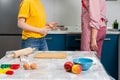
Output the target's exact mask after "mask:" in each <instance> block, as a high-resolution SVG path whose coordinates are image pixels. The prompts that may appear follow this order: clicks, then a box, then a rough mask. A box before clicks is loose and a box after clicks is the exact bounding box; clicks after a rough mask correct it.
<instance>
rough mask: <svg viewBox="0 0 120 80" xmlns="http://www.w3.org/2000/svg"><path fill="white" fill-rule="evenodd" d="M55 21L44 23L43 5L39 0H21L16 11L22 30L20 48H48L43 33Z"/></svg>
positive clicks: (53, 26) (53, 25)
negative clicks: (17, 11)
mask: <svg viewBox="0 0 120 80" xmlns="http://www.w3.org/2000/svg"><path fill="white" fill-rule="evenodd" d="M56 24H57V23H56V22H50V23H49V24H47V23H46V15H45V11H44V7H43V5H42V3H41V2H40V0H22V2H21V3H20V8H19V13H18V27H19V28H21V29H22V30H23V31H22V48H26V47H33V48H36V50H43V51H45V50H48V47H47V43H46V40H45V38H44V37H45V35H46V34H47V33H48V31H49V30H50V28H55V27H56V26H55V25H56Z"/></svg>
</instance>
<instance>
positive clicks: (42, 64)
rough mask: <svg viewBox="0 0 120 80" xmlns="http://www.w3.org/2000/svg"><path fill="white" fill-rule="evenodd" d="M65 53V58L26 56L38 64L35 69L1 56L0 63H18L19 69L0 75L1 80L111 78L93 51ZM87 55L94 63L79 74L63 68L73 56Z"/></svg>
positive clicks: (105, 79) (84, 79)
mask: <svg viewBox="0 0 120 80" xmlns="http://www.w3.org/2000/svg"><path fill="white" fill-rule="evenodd" d="M63 52H66V53H67V57H66V58H65V59H35V58H33V56H34V54H35V53H33V54H31V55H29V56H28V58H27V59H28V60H29V61H30V62H35V63H37V65H38V68H37V69H36V70H24V69H23V67H22V66H23V64H22V62H20V60H19V58H15V59H13V58H12V59H9V58H6V57H3V58H2V59H1V60H0V64H12V63H19V64H20V69H18V70H16V71H15V72H14V75H0V79H2V80H17V79H19V80H23V79H24V80H111V79H110V77H109V75H108V74H107V73H106V71H105V70H104V68H103V66H102V64H101V63H100V61H99V60H98V58H97V57H96V56H95V52H86V51H63ZM80 57H87V58H91V59H93V61H94V64H93V65H92V66H91V68H90V69H89V70H87V71H82V72H81V73H80V74H73V73H70V72H66V71H65V70H64V63H65V62H66V61H72V60H73V59H74V58H80Z"/></svg>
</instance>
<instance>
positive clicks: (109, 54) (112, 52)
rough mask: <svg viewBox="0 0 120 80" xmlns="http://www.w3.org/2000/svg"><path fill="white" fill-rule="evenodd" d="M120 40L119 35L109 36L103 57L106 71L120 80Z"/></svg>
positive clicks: (102, 60) (104, 46)
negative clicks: (119, 46)
mask: <svg viewBox="0 0 120 80" xmlns="http://www.w3.org/2000/svg"><path fill="white" fill-rule="evenodd" d="M118 39H119V35H115V34H107V36H106V38H105V40H104V44H103V48H102V55H101V62H102V64H103V66H104V67H105V69H106V71H107V72H108V73H109V74H110V75H111V76H112V77H114V78H116V79H118Z"/></svg>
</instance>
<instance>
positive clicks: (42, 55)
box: [34, 52, 67, 59]
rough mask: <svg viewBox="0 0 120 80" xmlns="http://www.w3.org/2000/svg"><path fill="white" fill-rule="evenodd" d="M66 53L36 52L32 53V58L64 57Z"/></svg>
mask: <svg viewBox="0 0 120 80" xmlns="http://www.w3.org/2000/svg"><path fill="white" fill-rule="evenodd" d="M66 56H67V54H66V53H65V52H38V53H36V54H35V55H34V58H56V59H64V58H66Z"/></svg>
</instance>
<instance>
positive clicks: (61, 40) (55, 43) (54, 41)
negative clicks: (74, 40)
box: [46, 34, 66, 51]
mask: <svg viewBox="0 0 120 80" xmlns="http://www.w3.org/2000/svg"><path fill="white" fill-rule="evenodd" d="M46 41H47V44H48V49H49V50H50V51H64V50H66V45H65V44H66V35H65V34H48V35H47V36H46Z"/></svg>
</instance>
